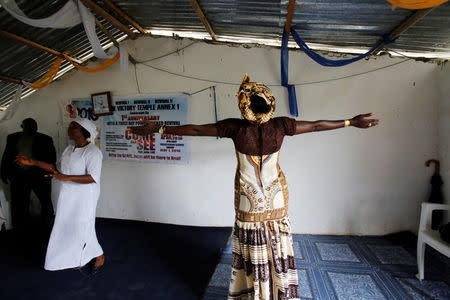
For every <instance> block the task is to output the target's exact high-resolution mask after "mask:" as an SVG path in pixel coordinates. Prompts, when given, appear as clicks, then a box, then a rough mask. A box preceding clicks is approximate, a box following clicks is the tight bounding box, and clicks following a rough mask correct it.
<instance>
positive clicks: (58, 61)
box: [26, 57, 64, 90]
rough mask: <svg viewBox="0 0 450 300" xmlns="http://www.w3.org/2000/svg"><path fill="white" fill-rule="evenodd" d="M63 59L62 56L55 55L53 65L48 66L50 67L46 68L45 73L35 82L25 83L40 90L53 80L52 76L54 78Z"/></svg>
mask: <svg viewBox="0 0 450 300" xmlns="http://www.w3.org/2000/svg"><path fill="white" fill-rule="evenodd" d="M63 60H64V59H63V58H61V57H57V58H56V59H55V62H54V63H53V65H52V66H51V67H50V69H48V71H47V73H45V74H44V75H43V76H42V77H41V78H40V79H39V80H37V81H35V82H27V83H26V85H27V86H29V87H32V88H33V89H35V90H40V89H42V88H43V87H46V86H47V85H49V84H50V83H51V82H52V81H53V78H55V76H56V74H58V71H59V67H60V66H61V63H62V62H63Z"/></svg>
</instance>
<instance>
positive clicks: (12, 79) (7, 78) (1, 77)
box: [0, 74, 23, 85]
mask: <svg viewBox="0 0 450 300" xmlns="http://www.w3.org/2000/svg"><path fill="white" fill-rule="evenodd" d="M0 80H1V81H6V82H10V83H15V84H20V85H23V83H22V81H21V80H19V79H14V78H10V77H7V76H3V75H1V74H0Z"/></svg>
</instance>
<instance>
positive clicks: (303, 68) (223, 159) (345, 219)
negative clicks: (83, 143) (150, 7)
mask: <svg viewBox="0 0 450 300" xmlns="http://www.w3.org/2000/svg"><path fill="white" fill-rule="evenodd" d="M189 43H191V41H182V40H171V39H166V38H159V39H151V38H147V39H139V40H137V41H127V46H128V47H129V48H130V50H131V52H132V54H133V56H134V57H135V58H136V59H138V60H141V61H142V60H145V59H151V58H155V57H159V56H160V55H162V54H165V53H169V52H171V51H173V50H174V49H176V48H179V47H181V46H182V45H187V44H189ZM290 59H291V64H290V67H291V68H290V70H291V72H290V74H291V76H290V80H291V82H292V83H305V82H316V81H324V80H330V79H333V78H340V77H344V76H349V75H352V74H358V73H364V72H367V71H370V70H374V69H377V68H382V67H385V66H388V65H390V64H393V63H397V62H401V60H399V59H389V58H386V57H381V58H377V59H376V60H375V59H371V60H369V61H366V60H363V61H360V62H357V63H354V64H351V65H349V66H346V67H340V68H326V67H321V66H320V65H318V64H316V63H315V62H313V61H311V60H310V59H309V58H308V57H306V56H305V55H304V54H303V53H300V52H297V53H293V52H292V53H291V56H290ZM279 60H280V57H279V50H277V49H267V48H252V49H245V48H243V47H229V46H217V45H208V44H203V43H196V44H194V45H193V46H190V47H188V48H186V49H185V50H183V51H180V52H179V53H176V54H173V55H171V56H168V57H165V58H161V59H158V60H154V61H151V62H150V63H149V64H151V65H153V66H155V67H158V68H162V69H167V70H170V71H171V72H175V73H181V74H184V75H186V76H195V77H200V78H204V79H211V80H216V81H226V82H230V81H231V82H235V83H240V79H241V78H242V75H243V73H244V72H247V73H248V74H249V75H250V77H251V79H252V80H255V81H259V82H264V83H266V84H279V82H280V71H279V69H280V67H279ZM437 68H438V67H437V66H436V65H434V64H426V63H420V62H414V61H407V62H404V63H401V64H399V65H396V66H393V67H389V68H385V69H381V70H378V71H375V72H370V73H367V74H364V75H360V76H356V77H350V78H347V79H342V80H337V81H329V82H323V83H316V84H305V85H298V86H297V97H298V100H299V110H300V112H301V115H300V117H299V119H303V120H316V119H344V118H350V117H352V116H354V115H356V114H358V113H365V112H374V113H375V116H376V117H378V118H380V119H381V125H380V126H379V127H376V128H373V129H370V130H365V131H363V130H359V129H355V128H347V129H340V130H336V131H332V132H331V131H329V132H322V133H314V134H305V135H300V136H296V137H287V138H286V139H285V143H284V146H283V148H282V151H281V158H280V165H281V167H282V169H283V170H284V172H285V174H286V176H287V180H288V184H289V187H290V195H291V199H290V207H289V213H290V216H291V220H292V224H293V232H296V233H315V234H386V233H391V232H397V231H401V230H412V231H415V230H416V228H417V224H418V215H419V206H420V202H422V201H423V200H425V199H426V198H427V194H428V189H429V178H430V174H429V172H427V170H426V169H425V168H424V162H425V160H426V159H428V158H430V157H436V156H437V155H438V141H439V132H438V117H439V114H438V106H439V100H440V99H442V97H441V94H440V92H439V90H438V87H437V85H438V82H437V81H436V80H435V79H436V76H435V71H436V69H437ZM136 73H137V77H138V80H139V85H140V92H141V93H164V92H195V91H198V90H200V89H202V88H205V87H208V86H211V85H212V83H209V82H204V81H199V80H192V79H187V78H183V77H178V76H174V75H171V74H168V73H163V72H160V71H156V70H154V69H151V68H149V67H146V66H143V65H138V66H137V70H136ZM129 75H130V76H129V78H128V79H124V78H122V77H120V74H119V66H118V64H116V65H113V66H112V67H110V68H109V69H107V70H105V71H103V72H102V73H99V74H87V73H82V72H75V71H74V72H72V73H71V74H68V75H66V76H64V78H63V79H61V80H59V81H57V82H55V83H53V84H52V85H50V86H49V87H47V88H45V89H44V90H42V91H39V92H37V93H35V94H34V95H32V96H30V97H28V98H26V99H25V100H24V101H23V103H22V105H21V106H20V108H19V110H18V112H17V114H16V115H15V117H14V118H13V119H12V120H11V121H9V122H7V123H5V124H0V141H1V149H0V150H1V151H3V147H4V142H5V141H6V134H7V133H11V132H14V131H16V130H18V129H19V124H20V122H21V120H22V119H23V118H25V117H29V116H30V117H34V118H35V119H36V120H37V121H38V123H39V128H40V131H41V132H44V133H47V134H50V135H52V136H53V137H54V139H55V141H56V140H57V138H58V126H59V125H60V124H61V118H60V112H59V109H58V105H57V101H59V100H63V99H76V98H85V97H88V96H89V95H90V94H91V93H95V92H101V91H106V90H109V91H111V92H112V94H113V95H131V94H135V93H137V92H138V91H137V85H136V81H135V72H134V69H133V68H130V72H129ZM236 90H237V86H233V85H225V84H217V101H218V112H219V119H224V118H228V117H239V116H240V113H239V110H238V108H237V105H236V99H235V93H236ZM272 90H273V93H274V95H275V97H276V98H277V100H278V107H277V112H276V115H277V116H283V115H288V104H287V92H286V90H285V88H282V87H280V86H273V87H272ZM190 109H191V112H190V115H189V119H190V122H191V123H198V124H201V123H212V122H214V110H213V109H214V108H213V101H212V97H211V95H210V92H209V90H207V91H204V92H201V93H198V94H196V95H194V96H193V97H192V103H191V106H190ZM58 150H59V151H62V149H58ZM235 167H236V161H235V155H234V149H233V144H232V142H231V141H230V140H226V139H222V140H217V139H216V138H205V137H203V138H202V137H194V138H192V140H191V162H190V164H189V165H186V166H179V165H166V164H144V163H137V162H124V161H108V160H105V161H104V162H103V173H102V182H101V184H102V195H101V199H100V202H99V205H98V211H97V212H98V216H100V217H108V218H121V219H135V220H146V221H153V222H164V223H175V224H186V225H200V226H232V224H233V218H234V211H233V180H234V172H235Z"/></svg>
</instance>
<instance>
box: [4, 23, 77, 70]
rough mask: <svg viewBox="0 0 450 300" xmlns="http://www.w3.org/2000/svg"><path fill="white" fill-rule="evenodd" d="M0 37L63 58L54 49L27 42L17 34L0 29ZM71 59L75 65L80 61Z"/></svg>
mask: <svg viewBox="0 0 450 300" xmlns="http://www.w3.org/2000/svg"><path fill="white" fill-rule="evenodd" d="M0 36H3V37H5V38H8V39H11V40H15V41H17V42H19V43H22V44H25V45H28V46H31V47H34V48H37V49H40V50H43V51H45V52H48V53H51V54H53V55H55V56H58V57H61V58H64V55H63V54H62V53H61V52H59V51H57V50H54V49H52V48H49V47H46V46H43V45H41V44H38V43H36V42H33V41H30V40H28V39H26V38H23V37H21V36H18V35H17V34H14V33H11V32H8V31H5V30H1V29H0ZM71 59H72V60H73V61H75V62H77V63H81V61H80V60H78V59H76V58H72V57H71Z"/></svg>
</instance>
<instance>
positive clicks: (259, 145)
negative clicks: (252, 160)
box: [216, 117, 296, 155]
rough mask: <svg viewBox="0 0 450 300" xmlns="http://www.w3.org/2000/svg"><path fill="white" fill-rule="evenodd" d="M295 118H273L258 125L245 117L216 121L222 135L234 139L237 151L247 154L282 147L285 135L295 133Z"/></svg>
mask: <svg viewBox="0 0 450 300" xmlns="http://www.w3.org/2000/svg"><path fill="white" fill-rule="evenodd" d="M295 122H296V121H295V119H292V118H288V117H278V118H272V119H270V120H269V121H268V122H266V123H263V124H260V125H256V124H252V123H250V122H249V121H247V120H245V119H225V120H222V121H219V122H217V123H216V127H217V131H218V133H219V136H220V137H227V138H231V139H233V142H234V147H235V148H236V150H237V151H239V152H241V153H243V154H247V155H266V154H271V153H274V152H277V151H278V150H280V148H281V144H282V143H283V138H284V136H285V135H294V134H295Z"/></svg>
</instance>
